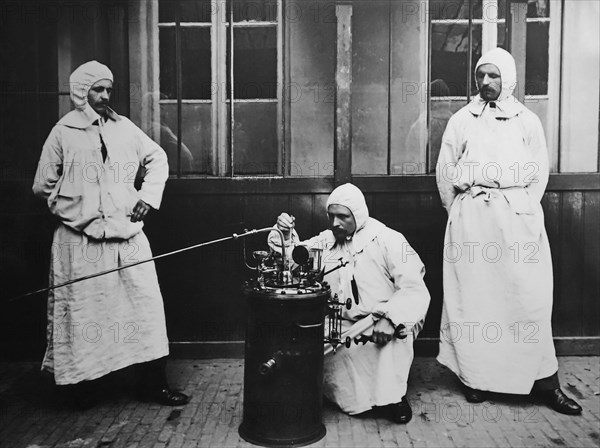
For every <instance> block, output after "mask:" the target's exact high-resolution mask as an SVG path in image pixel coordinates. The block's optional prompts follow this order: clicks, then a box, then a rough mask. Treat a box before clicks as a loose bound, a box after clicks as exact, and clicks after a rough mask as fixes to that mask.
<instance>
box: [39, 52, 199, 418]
mask: <svg viewBox="0 0 600 448" xmlns="http://www.w3.org/2000/svg"><path fill="white" fill-rule="evenodd" d="M69 82H70V88H71V100H72V102H73V104H74V106H75V109H74V110H72V111H71V112H69V113H67V114H66V115H65V116H64V117H62V118H61V119H60V121H59V122H58V123H57V124H56V125H55V126H54V128H53V129H52V131H51V132H50V135H49V136H48V138H47V140H46V142H45V144H44V147H43V149H42V154H41V157H40V162H39V165H38V169H37V173H36V177H35V181H34V184H33V192H34V194H35V195H36V196H38V197H40V198H41V199H44V200H45V201H46V202H47V204H48V208H49V210H50V212H51V213H52V214H53V215H55V216H56V218H57V219H58V226H57V228H56V230H55V232H54V240H53V243H52V258H51V263H50V285H51V286H52V285H56V284H60V283H63V282H66V281H69V280H73V279H76V278H80V277H84V276H87V275H90V274H95V273H98V272H102V271H105V270H109V269H113V268H118V267H122V266H125V265H127V264H128V263H132V262H135V261H139V260H143V259H147V258H151V257H152V252H151V251H150V245H149V243H148V239H147V238H146V235H145V234H144V232H143V231H142V226H143V220H144V218H145V216H146V214H147V213H148V211H149V210H150V209H151V208H153V209H158V208H159V206H160V203H161V199H162V194H163V189H164V186H165V182H166V180H167V177H168V171H169V168H168V164H167V156H166V154H165V152H164V151H163V150H162V149H161V148H160V146H158V145H157V144H156V143H155V142H153V141H152V140H151V139H150V138H149V137H148V136H146V134H144V133H143V132H142V131H141V130H140V129H139V128H137V127H136V126H135V125H134V124H133V123H132V122H131V121H129V120H128V119H127V118H125V117H122V116H120V115H118V114H117V113H116V112H114V111H113V110H112V109H111V108H110V107H109V101H110V96H111V92H112V84H113V75H112V73H111V71H110V70H109V69H108V67H106V66H105V65H102V64H100V63H98V62H96V61H90V62H87V63H85V64H83V65H81V66H79V67H78V68H77V69H76V70H75V71H74V72H73V73H72V74H71V77H70V79H69ZM140 166H142V167H143V168H144V169H145V176H144V179H143V183H142V186H141V189H140V190H139V191H137V190H136V189H135V188H134V180H135V177H136V173H137V172H138V169H139V168H140ZM47 340H48V346H47V349H46V354H45V356H44V361H43V364H42V369H44V370H47V371H49V372H51V373H53V374H54V379H55V382H56V384H57V385H62V386H70V387H69V388H67V389H68V390H70V391H72V396H73V398H74V399H75V400H76V403H75V404H76V405H77V406H80V407H89V406H90V405H91V404H93V400H92V397H93V395H94V391H93V387H91V386H90V384H91V383H90V381H91V380H95V379H97V378H100V377H102V376H104V375H106V374H108V373H110V372H113V371H115V370H119V369H122V368H124V367H127V366H130V365H136V372H137V377H138V383H139V384H138V389H139V390H138V393H139V395H140V398H141V399H144V400H150V401H156V402H158V403H161V404H164V405H173V406H174V405H181V404H185V403H187V401H188V397H187V396H186V395H184V394H182V393H180V392H176V391H173V390H171V389H170V388H169V386H168V384H167V379H166V372H165V365H166V356H167V355H168V354H169V346H168V339H167V331H166V325H165V314H164V306H163V300H162V296H161V292H160V288H159V285H158V279H157V276H156V271H155V268H154V263H152V262H149V263H144V264H140V265H138V266H135V267H132V268H127V269H124V270H121V271H118V272H114V273H111V274H108V275H103V276H99V277H95V278H92V279H89V280H85V281H81V282H76V283H73V284H71V285H68V286H65V287H60V288H56V289H54V290H51V291H50V292H49V294H48V327H47Z"/></svg>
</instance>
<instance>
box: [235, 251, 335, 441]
mask: <svg viewBox="0 0 600 448" xmlns="http://www.w3.org/2000/svg"><path fill="white" fill-rule="evenodd" d="M253 255H254V258H255V260H257V262H258V265H257V267H256V268H254V269H255V270H256V272H257V278H256V279H255V280H252V281H250V282H248V283H247V284H246V285H244V287H243V290H242V291H243V296H244V297H245V300H246V301H247V305H248V318H247V327H246V347H245V366H244V413H243V421H242V424H241V425H240V428H239V433H240V436H241V437H242V438H243V439H245V440H246V441H248V442H251V443H255V444H259V445H265V446H301V445H306V444H309V443H313V442H316V441H317V440H320V439H321V438H322V437H323V436H324V435H325V432H326V431H325V426H324V425H323V423H322V395H323V356H324V355H323V353H324V352H323V338H324V323H325V316H326V314H327V309H328V303H329V300H330V289H329V286H328V285H327V284H326V283H323V282H322V281H319V280H320V276H319V274H320V273H321V271H320V254H319V253H318V252H316V251H314V250H312V251H309V250H308V249H306V248H302V247H301V248H296V249H295V250H294V253H293V258H294V261H295V262H296V263H297V264H298V267H297V268H296V269H295V270H294V271H291V270H289V269H288V268H287V267H286V260H285V259H282V258H281V257H279V256H278V255H279V254H274V253H267V252H260V251H259V252H254V254H253Z"/></svg>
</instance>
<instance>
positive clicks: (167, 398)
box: [140, 388, 190, 406]
mask: <svg viewBox="0 0 600 448" xmlns="http://www.w3.org/2000/svg"><path fill="white" fill-rule="evenodd" d="M140 399H141V400H142V401H153V402H155V403H158V404H162V405H163V406H183V405H184V404H187V403H188V402H189V401H190V397H188V396H187V395H186V394H182V393H181V392H176V391H173V390H171V389H168V388H165V389H161V390H155V391H148V392H145V393H143V394H141V395H140Z"/></svg>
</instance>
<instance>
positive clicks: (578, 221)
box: [550, 192, 585, 336]
mask: <svg viewBox="0 0 600 448" xmlns="http://www.w3.org/2000/svg"><path fill="white" fill-rule="evenodd" d="M557 218H558V219H557V220H556V221H555V220H554V219H551V220H550V222H551V224H550V225H555V223H558V225H559V226H560V229H559V235H560V242H559V250H560V257H559V258H558V260H557V261H558V263H557V264H556V265H555V268H554V272H555V273H560V274H559V275H560V278H561V282H560V284H559V285H557V286H558V287H557V288H556V291H555V294H554V297H555V300H554V309H553V316H554V319H553V321H554V322H555V332H556V333H557V334H558V335H561V336H581V335H582V333H581V331H582V326H581V322H582V320H583V315H584V314H583V312H584V298H583V295H582V293H583V282H584V280H585V279H584V275H583V270H582V263H583V254H584V252H585V240H584V233H583V232H584V228H583V193H582V192H566V193H563V194H562V197H561V213H560V216H559V217H557ZM559 317H560V318H559Z"/></svg>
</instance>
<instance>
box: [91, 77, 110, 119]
mask: <svg viewBox="0 0 600 448" xmlns="http://www.w3.org/2000/svg"><path fill="white" fill-rule="evenodd" d="M112 85H113V84H112V81H110V80H109V79H101V80H100V81H98V82H96V83H95V84H94V85H93V86H92V87H91V88H90V91H89V92H88V103H89V105H90V106H91V107H92V109H94V110H95V111H96V113H97V114H98V115H106V112H107V107H108V103H109V102H110V95H111V93H112Z"/></svg>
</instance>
